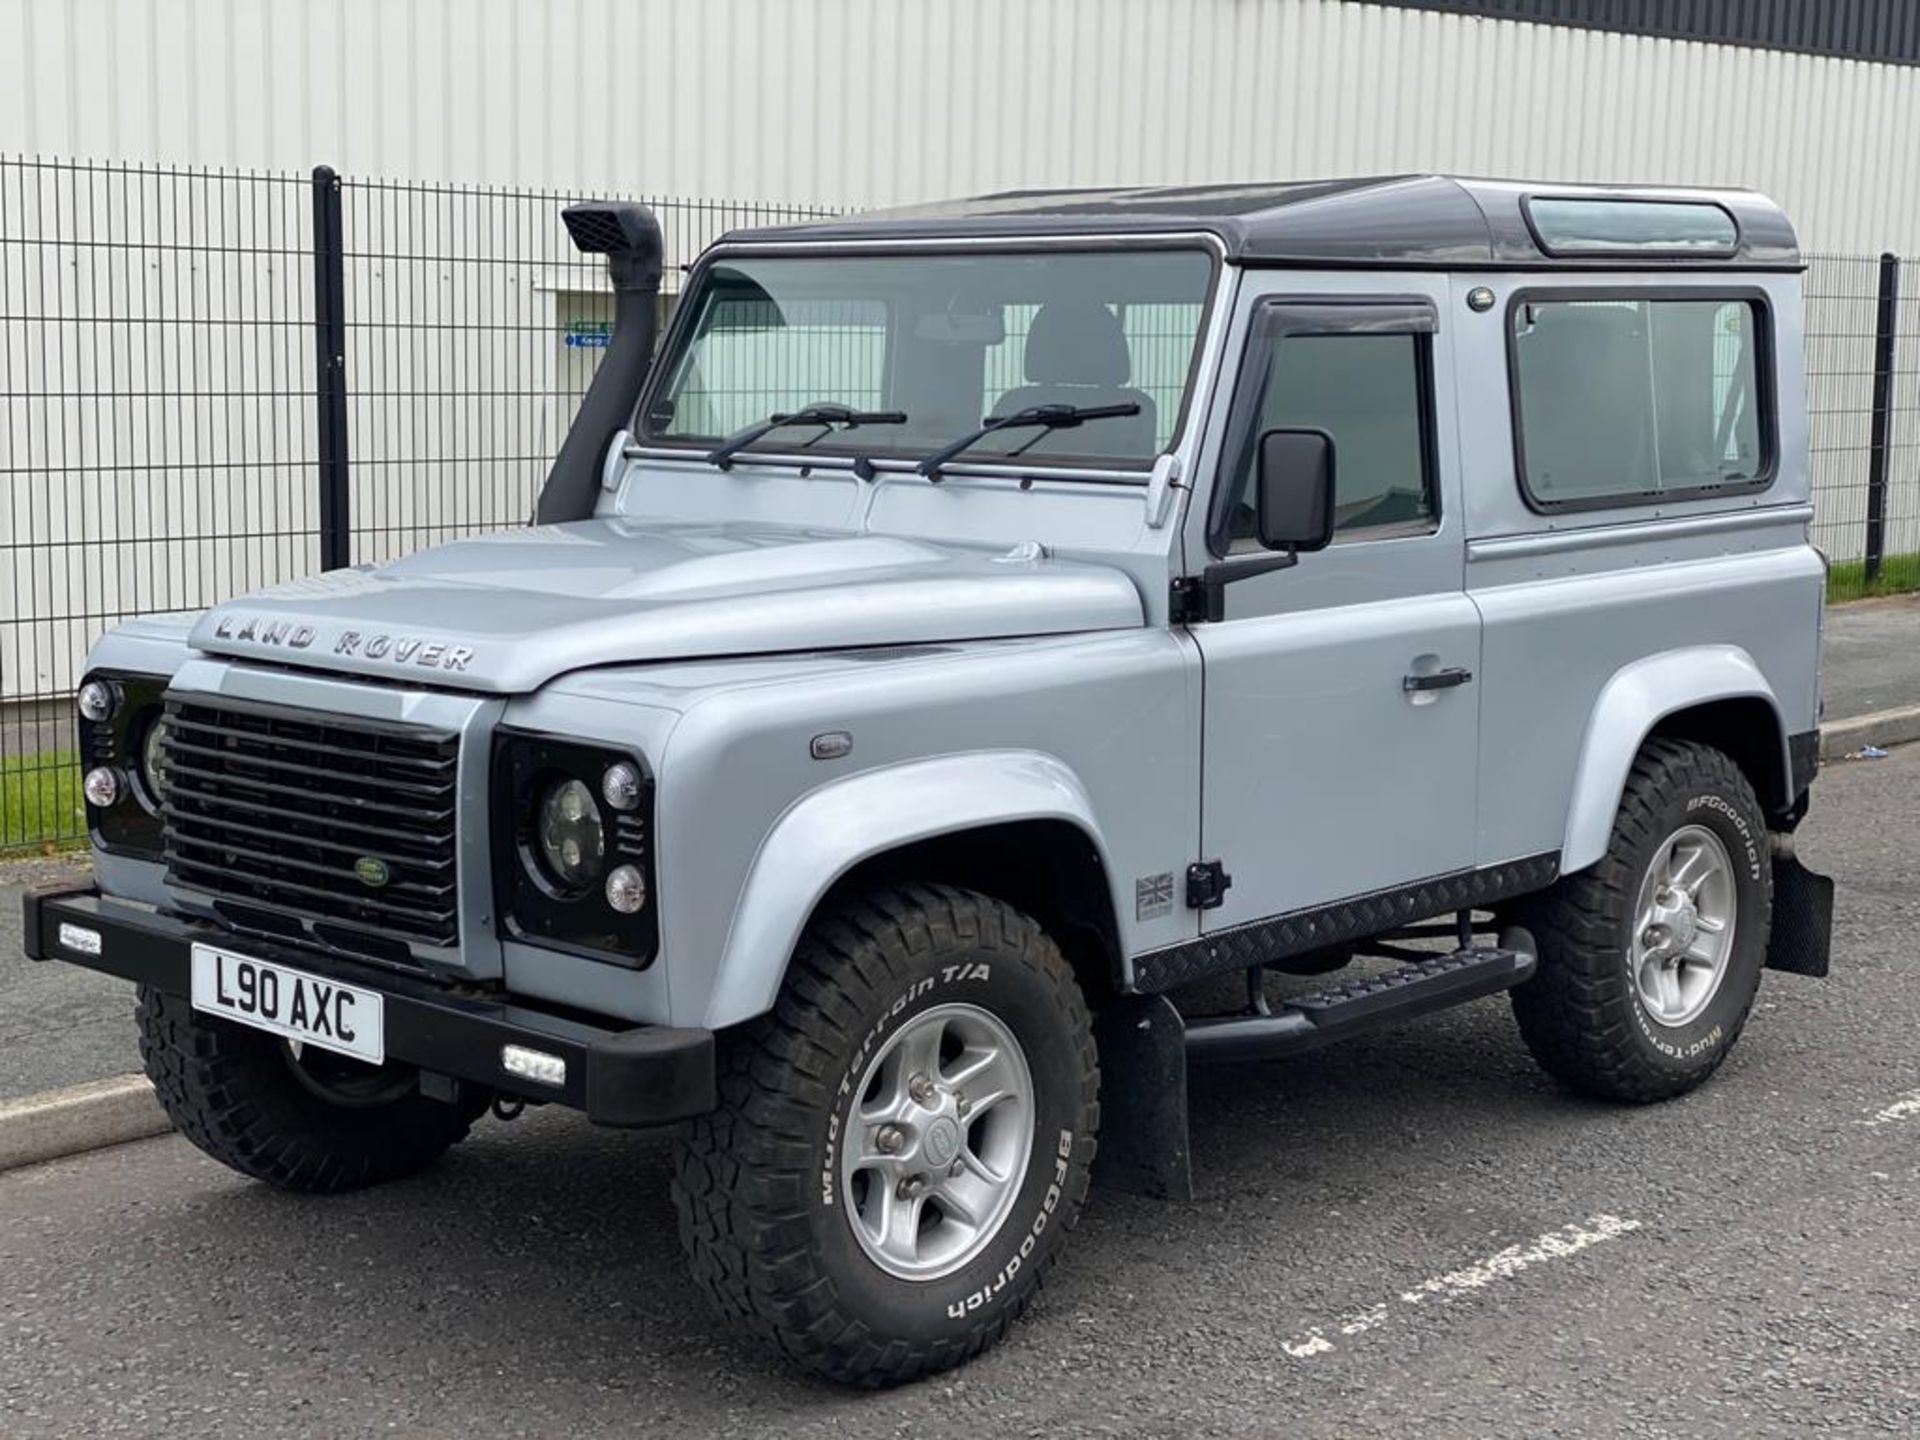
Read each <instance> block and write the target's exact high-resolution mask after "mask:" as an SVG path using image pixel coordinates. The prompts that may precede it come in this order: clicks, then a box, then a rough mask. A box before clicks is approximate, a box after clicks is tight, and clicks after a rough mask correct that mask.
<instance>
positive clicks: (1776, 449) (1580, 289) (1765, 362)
mask: <svg viewBox="0 0 1920 1440" xmlns="http://www.w3.org/2000/svg"><path fill="white" fill-rule="evenodd" d="M1613 299H1624V300H1649V301H1656V300H1739V301H1743V302H1745V303H1747V304H1749V305H1751V306H1752V307H1753V313H1754V316H1755V317H1756V322H1757V323H1756V328H1757V329H1758V331H1759V332H1760V333H1759V335H1758V337H1757V339H1758V340H1759V343H1760V350H1759V353H1758V354H1756V355H1755V357H1754V366H1753V369H1754V380H1755V383H1756V384H1757V385H1758V386H1759V394H1758V396H1757V397H1756V398H1757V399H1758V401H1759V403H1760V443H1761V444H1762V445H1763V446H1765V448H1766V455H1767V463H1766V466H1765V468H1764V469H1762V470H1761V472H1760V474H1759V475H1757V476H1756V477H1755V478H1753V479H1751V480H1740V481H1736V482H1734V483H1732V484H1727V485H1691V486H1688V487H1687V488H1686V489H1683V490H1656V491H1639V492H1635V493H1632V494H1621V495H1597V496H1593V497H1590V498H1582V499H1577V500H1544V499H1542V498H1541V497H1540V496H1538V495H1535V494H1534V493H1533V487H1532V486H1531V485H1529V484H1528V483H1527V452H1526V433H1525V426H1524V425H1522V423H1521V419H1520V353H1519V349H1518V347H1516V346H1515V345H1514V343H1513V317H1514V314H1515V312H1516V311H1517V310H1519V308H1520V307H1521V306H1522V305H1525V304H1529V303H1532V302H1534V301H1548V302H1552V301H1562V302H1564V301H1577V300H1613ZM1505 314H1506V319H1505V324H1506V346H1507V413H1508V417H1509V423H1510V425H1511V428H1512V433H1513V476H1514V482H1515V483H1516V484H1517V485H1518V486H1519V487H1520V498H1521V499H1522V500H1524V501H1525V502H1526V506H1527V508H1528V509H1529V510H1531V511H1533V512H1534V513H1535V514H1536V515H1574V514H1584V513H1589V512H1592V511H1596V510H1639V509H1646V508H1647V507H1649V506H1655V505H1677V504H1680V503H1682V502H1683V501H1688V500H1723V499H1727V498H1729V497H1733V496H1740V495H1758V494H1760V493H1761V492H1763V491H1765V490H1769V489H1771V488H1772V486H1773V482H1774V481H1775V480H1777V479H1779V478H1780V425H1779V413H1780V412H1779V397H1778V395H1777V393H1776V391H1777V383H1776V382H1777V375H1776V369H1777V365H1778V358H1779V357H1778V354H1777V352H1776V350H1775V348H1774V336H1775V332H1774V323H1773V302H1772V300H1771V299H1770V298H1769V296H1768V295H1767V292H1766V291H1764V290H1762V289H1760V288H1758V287H1757V286H1751V285H1700V286H1695V285H1610V284H1609V285H1555V286H1545V287H1533V288H1528V289H1522V290H1516V291H1514V292H1513V294H1512V295H1511V296H1509V297H1508V299H1507V308H1506V312H1505Z"/></svg>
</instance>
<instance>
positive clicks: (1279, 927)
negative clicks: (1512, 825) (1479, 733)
mask: <svg viewBox="0 0 1920 1440" xmlns="http://www.w3.org/2000/svg"><path fill="white" fill-rule="evenodd" d="M1559 877H1560V854H1559V852H1558V851H1553V852H1551V853H1548V854H1542V855H1530V856H1527V857H1526V858H1524V859H1520V860H1509V861H1507V862H1506V863H1505V864H1501V865H1485V866H1482V867H1480V868H1479V869H1475V870H1457V871H1454V872H1452V873H1451V874H1447V875H1436V876H1433V877H1432V878H1430V879H1426V880H1417V881H1415V882H1413V883H1412V884H1410V885H1399V886H1394V887H1392V888H1390V889H1386V890H1376V891H1373V892H1372V893H1370V894H1366V895H1357V896H1354V897H1352V898H1350V899H1346V900H1338V901H1335V902H1333V903H1332V904H1329V905H1315V906H1309V907H1308V908H1306V909H1303V910H1292V911H1288V912H1287V913H1286V914H1283V915H1272V916H1268V917H1267V918H1265V919H1261V920H1250V921H1248V922H1247V923H1245V924H1243V925H1236V926H1234V927H1233V928H1231V929H1228V930H1216V931H1214V932H1213V933H1211V934H1207V935H1201V936H1199V937H1198V938H1196V939H1193V940H1183V941H1181V942H1180V943H1179V944H1177V945H1169V946H1166V947H1164V948H1162V949H1159V950H1149V951H1147V952H1146V953H1145V954H1143V955H1136V956H1135V957H1134V960H1133V984H1132V986H1131V987H1130V988H1132V989H1133V990H1135V991H1138V992H1141V993H1144V994H1154V993H1158V992H1160V991H1163V990H1171V989H1173V988H1174V987H1175V986H1178V985H1185V984H1186V983H1188V982H1189V981H1192V980H1199V979H1202V978H1204V977H1205V976H1208V975H1218V974H1223V973H1225V972H1226V971H1229V970H1246V969H1248V968H1250V967H1252V966H1255V965H1264V964H1266V963H1267V962H1268V961H1270V960H1282V959H1285V958H1286V957H1287V956H1289V955H1299V954H1302V953H1304V952H1306V951H1308V950H1318V949H1321V948H1323V947H1325V946H1328V945H1341V944H1345V943H1346V942H1348V941H1350V940H1362V939H1365V938H1366V937H1368V936H1370V935H1379V934H1382V933H1384V932H1386V931H1388V930H1395V929H1398V928H1399V927H1401V926H1403V925H1410V924H1412V923H1413V922H1415V921H1418V920H1427V919H1431V918H1432V917H1433V916H1435V915H1447V914H1451V913H1453V912H1455V911H1458V910H1474V909H1480V908H1483V907H1485V906H1487V905H1491V904H1494V903H1495V902H1497V901H1501V900H1510V899H1512V898H1514V897H1515V896H1518V895H1526V894H1530V893H1531V892H1533V891H1535V890H1543V889H1545V888H1546V887H1547V886H1549V885H1551V884H1552V883H1553V882H1554V881H1555V880H1557V879H1559Z"/></svg>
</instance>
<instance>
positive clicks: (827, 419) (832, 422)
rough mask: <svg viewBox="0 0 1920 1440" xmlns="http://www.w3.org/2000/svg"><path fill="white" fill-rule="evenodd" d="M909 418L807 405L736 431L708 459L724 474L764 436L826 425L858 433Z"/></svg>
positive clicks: (896, 413) (894, 412) (888, 412)
mask: <svg viewBox="0 0 1920 1440" xmlns="http://www.w3.org/2000/svg"><path fill="white" fill-rule="evenodd" d="M906 423H907V417H906V416H905V415H903V414H901V413H900V412H899V411H898V410H854V409H851V408H850V407H848V406H845V405H835V404H829V403H825V402H823V403H821V404H818V405H806V406H802V407H801V408H800V409H798V410H795V411H793V412H792V413H791V414H788V415H769V416H768V417H767V418H766V419H765V420H762V421H760V422H759V423H758V424H756V425H749V426H747V428H746V429H744V430H736V431H735V432H734V433H733V434H731V435H729V436H728V437H727V438H726V439H724V440H722V441H721V442H720V443H719V444H718V445H717V446H715V447H714V448H713V449H712V450H709V451H708V452H707V459H708V460H709V461H711V462H712V463H713V464H715V465H717V466H719V467H720V468H721V469H722V470H731V469H732V468H733V457H734V456H735V455H738V454H739V453H740V452H741V451H742V450H744V449H746V448H747V446H749V445H751V444H753V442H754V441H756V440H758V439H760V438H761V437H762V436H764V435H771V434H772V433H773V432H774V431H776V430H784V429H786V428H787V427H788V426H789V425H823V426H825V427H826V428H827V429H829V430H831V429H832V428H833V427H834V426H836V425H844V426H846V427H847V429H849V430H857V429H859V428H860V427H861V426H862V425H904V424H906Z"/></svg>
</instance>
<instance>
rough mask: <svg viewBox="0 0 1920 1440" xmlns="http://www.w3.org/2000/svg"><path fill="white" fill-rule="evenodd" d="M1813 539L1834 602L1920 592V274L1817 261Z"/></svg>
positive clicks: (1854, 261) (1811, 376) (1910, 266)
mask: <svg viewBox="0 0 1920 1440" xmlns="http://www.w3.org/2000/svg"><path fill="white" fill-rule="evenodd" d="M1806 323H1807V389H1808V411H1809V415H1808V420H1809V423H1810V427H1811V440H1812V448H1813V502H1814V522H1813V539H1814V543H1815V544H1817V545H1818V546H1819V547H1820V548H1821V549H1822V550H1824V551H1825V552H1826V553H1827V555H1828V556H1829V557H1830V558H1831V559H1832V561H1833V576H1832V581H1831V585H1830V587H1829V594H1830V595H1831V597H1832V598H1834V599H1839V600H1850V599H1854V598H1857V597H1858V596H1861V595H1865V594H1873V593H1876V592H1879V591H1894V590H1913V589H1920V264H1915V263H1914V262H1913V261H1911V260H1908V261H1902V260H1901V259H1900V258H1899V257H1897V256H1894V255H1882V256H1880V257H1878V258H1877V259H1876V258H1873V257H1861V256H1852V255H1814V256H1811V257H1810V258H1809V262H1808V266H1807V278H1806Z"/></svg>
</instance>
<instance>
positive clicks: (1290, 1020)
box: [1186, 950, 1535, 1064]
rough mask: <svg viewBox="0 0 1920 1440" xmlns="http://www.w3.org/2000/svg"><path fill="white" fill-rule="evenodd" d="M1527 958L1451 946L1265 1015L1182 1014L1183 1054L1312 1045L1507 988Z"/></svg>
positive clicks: (1254, 1054) (1198, 1057)
mask: <svg viewBox="0 0 1920 1440" xmlns="http://www.w3.org/2000/svg"><path fill="white" fill-rule="evenodd" d="M1534 964H1535V961H1534V957H1533V956H1532V955H1530V954H1528V953H1527V952H1525V951H1522V950H1456V951H1454V952H1453V953H1452V954H1451V955H1435V956H1433V957H1431V958H1430V959H1426V960H1421V961H1418V962H1417V963H1414V964H1411V965H1405V966H1402V967H1401V968H1400V969H1398V970H1390V971H1388V972H1387V973H1385V974H1384V975H1369V976H1367V977H1365V978H1364V979H1359V980H1354V981H1351V982H1349V983H1348V984H1345V985H1339V986H1335V987H1334V988H1333V989H1330V990H1321V991H1318V992H1316V993H1314V994H1312V995H1299V996H1296V997H1294V998H1293V999H1291V1000H1289V1001H1287V1002H1286V1003H1285V1004H1284V1005H1281V1006H1279V1007H1278V1008H1276V1009H1275V1010H1274V1011H1273V1013H1272V1014H1270V1015H1223V1016H1219V1017H1217V1018H1212V1019H1201V1020H1189V1021H1188V1022H1187V1025H1186V1047H1187V1058H1188V1059H1189V1060H1190V1061H1195V1062H1198V1063H1202V1064H1205V1063H1208V1062H1212V1061H1226V1060H1255V1059H1272V1058H1275V1057H1278V1056H1284V1055H1298V1054H1301V1053H1302V1052H1304V1051H1307V1050H1317V1049H1319V1048H1320V1047H1321V1046H1323V1045H1332V1044H1335V1043H1336V1042H1338V1041H1341V1040H1350V1039H1352V1038H1353V1037H1354V1036H1356V1035H1364V1034H1367V1033H1368V1032H1370V1031H1374V1030H1384V1029H1386V1028H1388V1027H1389V1026H1392V1025H1398V1024H1399V1023H1400V1022H1401V1021H1403V1020H1411V1019H1413V1018H1415V1017H1416V1016H1419V1015H1427V1014H1431V1013H1432V1012H1433V1011H1435V1010H1445V1009H1447V1008H1448V1007H1449V1006H1453V1005H1461V1004H1464V1003H1466V1002H1467V1001H1469V1000H1478V999H1479V998H1480V997H1482V996H1483V995H1495V994H1498V993H1499V992H1500V991H1502V990H1511V989H1512V988H1513V987H1514V986H1516V985H1518V984H1520V983H1521V982H1523V981H1524V980H1526V979H1527V978H1528V977H1529V976H1531V975H1532V974H1533V969H1534Z"/></svg>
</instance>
